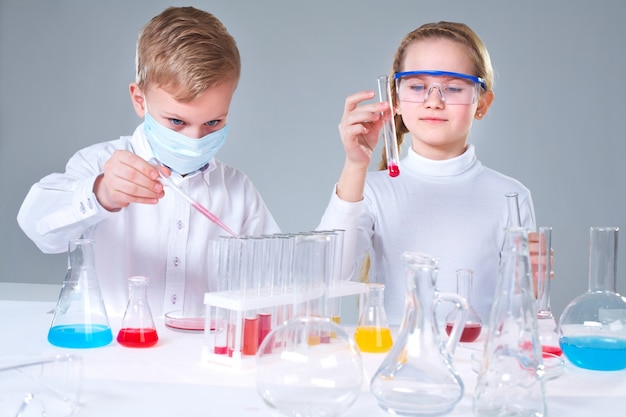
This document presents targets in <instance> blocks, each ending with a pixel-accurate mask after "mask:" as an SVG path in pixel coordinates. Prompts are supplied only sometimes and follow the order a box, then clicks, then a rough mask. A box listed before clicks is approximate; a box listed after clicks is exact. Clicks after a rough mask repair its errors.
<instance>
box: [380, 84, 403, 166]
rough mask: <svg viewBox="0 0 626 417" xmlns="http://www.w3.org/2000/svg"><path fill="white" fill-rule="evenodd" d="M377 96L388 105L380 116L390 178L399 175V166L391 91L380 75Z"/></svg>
mask: <svg viewBox="0 0 626 417" xmlns="http://www.w3.org/2000/svg"><path fill="white" fill-rule="evenodd" d="M378 95H379V97H380V101H386V102H387V103H389V111H386V112H383V113H382V114H381V116H382V118H383V121H384V124H383V138H384V140H385V151H386V152H387V170H388V171H389V176H390V177H397V176H398V175H400V165H399V162H398V159H399V158H398V141H397V140H396V126H395V124H394V120H393V103H392V101H391V89H390V85H389V77H388V76H386V75H381V76H380V77H378Z"/></svg>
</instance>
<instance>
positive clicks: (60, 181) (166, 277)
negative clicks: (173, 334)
mask: <svg viewBox="0 0 626 417" xmlns="http://www.w3.org/2000/svg"><path fill="white" fill-rule="evenodd" d="M117 149H125V150H128V151H131V152H133V153H135V154H137V155H138V156H140V157H142V158H144V159H146V160H148V159H149V158H150V157H152V156H153V155H152V152H151V150H150V148H149V145H148V143H147V141H146V138H145V135H144V133H143V125H140V126H138V127H137V129H136V130H135V132H134V134H133V136H125V137H121V138H120V139H118V140H114V141H110V142H105V143H99V144H95V145H92V146H89V147H87V148H85V149H82V150H80V151H79V152H77V153H76V154H75V155H74V156H72V158H71V159H70V160H69V162H68V163H67V166H66V171H65V172H64V173H62V174H61V173H54V174H50V175H48V176H46V177H44V178H43V179H41V180H40V181H39V182H37V183H36V184H35V185H33V186H32V188H31V189H30V191H29V193H28V195H27V196H26V198H25V200H24V202H23V204H22V207H21V208H20V211H19V213H18V217H17V219H18V223H19V225H20V227H21V228H22V230H23V231H24V232H25V233H26V235H27V236H28V237H29V238H30V239H32V240H33V241H34V242H35V244H36V245H37V246H38V247H39V248H40V249H41V250H42V251H43V252H44V253H62V252H65V251H67V248H68V242H69V240H71V239H77V238H80V237H81V236H82V237H85V238H92V239H94V240H95V251H96V261H95V262H96V273H97V278H98V281H99V284H100V288H101V291H102V295H103V298H104V301H105V305H106V308H107V312H108V313H109V314H111V315H121V314H123V312H124V309H125V307H126V303H127V301H128V278H129V277H130V276H133V275H145V276H147V277H148V278H149V280H150V282H149V290H148V294H149V296H148V299H149V303H150V307H151V310H152V313H153V314H154V315H158V316H160V315H161V314H164V313H167V312H169V311H176V310H183V306H184V310H185V311H186V312H187V313H190V312H195V313H196V314H198V313H202V312H203V309H204V306H203V297H204V293H205V292H206V291H210V290H215V278H214V277H213V278H212V275H213V274H214V272H213V268H214V267H215V262H216V261H217V256H216V254H215V253H213V250H214V248H213V243H212V242H214V241H215V239H216V238H217V237H218V236H220V235H224V234H226V233H225V232H224V231H223V230H222V229H221V228H219V227H218V226H217V225H215V224H214V223H212V222H211V221H209V220H208V219H207V218H205V217H204V216H202V215H201V214H200V213H199V212H197V211H196V210H195V209H194V208H192V207H191V205H190V204H189V203H188V202H187V201H186V200H185V199H184V198H182V197H181V196H179V195H177V194H176V192H174V191H172V190H168V189H167V187H166V188H165V197H163V199H161V200H160V201H159V203H158V204H156V205H147V204H131V205H130V206H128V207H127V208H124V209H122V210H120V211H119V212H109V211H107V210H106V209H104V208H103V207H102V206H101V205H100V204H99V203H98V200H97V199H96V196H95V194H94V193H93V184H94V181H95V179H96V177H97V176H98V175H100V174H101V173H102V172H103V166H104V163H105V162H106V161H107V160H108V159H109V158H110V156H111V154H112V153H113V151H115V150H117ZM172 178H173V180H174V181H175V182H176V183H177V184H178V185H179V186H180V187H181V188H183V189H184V190H185V191H186V192H187V193H188V194H189V195H190V196H191V197H192V198H193V199H194V200H195V201H197V202H199V203H200V204H202V205H204V206H205V207H206V208H207V209H208V210H209V211H211V212H212V213H213V214H215V215H216V216H217V217H218V218H220V219H221V220H222V221H223V222H224V223H225V224H226V225H227V226H228V227H229V228H230V229H232V230H233V231H234V232H235V233H237V234H240V235H260V234H269V233H277V232H279V231H280V230H279V227H278V225H277V224H276V222H275V221H274V218H273V217H272V215H271V213H270V211H269V210H268V208H267V207H266V205H265V203H264V201H263V199H262V198H261V196H260V194H259V193H258V192H257V190H256V188H255V187H254V185H253V184H252V182H251V181H250V179H249V178H248V177H247V176H246V175H245V174H243V173H242V172H241V171H239V170H237V169H235V168H233V167H231V166H229V165H226V164H224V163H222V162H220V161H219V160H215V159H213V160H211V161H210V163H209V166H208V167H207V168H204V169H203V170H200V171H196V172H195V173H192V174H189V175H187V176H185V177H181V176H180V175H177V174H173V175H172ZM192 314H193V313H192Z"/></svg>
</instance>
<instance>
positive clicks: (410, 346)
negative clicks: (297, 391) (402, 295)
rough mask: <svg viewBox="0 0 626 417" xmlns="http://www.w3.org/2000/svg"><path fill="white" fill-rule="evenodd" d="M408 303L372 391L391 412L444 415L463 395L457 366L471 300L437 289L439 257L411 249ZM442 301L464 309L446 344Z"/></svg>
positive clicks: (407, 258) (407, 254) (406, 259)
mask: <svg viewBox="0 0 626 417" xmlns="http://www.w3.org/2000/svg"><path fill="white" fill-rule="evenodd" d="M402 260H403V261H404V262H406V264H407V267H406V284H407V293H406V306H405V311H404V318H403V321H402V325H401V327H400V334H399V335H398V338H397V340H396V341H395V343H394V345H393V347H392V348H391V352H389V354H388V355H387V357H386V358H385V359H384V360H383V362H382V364H381V366H380V368H378V370H377V371H376V373H375V374H374V377H373V378H372V381H371V384H370V390H371V392H372V394H373V395H374V397H375V398H376V400H377V401H378V404H379V405H380V407H381V408H383V409H384V410H385V411H387V412H389V413H392V414H400V415H420V416H428V415H433V416H434V415H441V414H445V413H447V412H449V411H451V410H452V409H453V408H454V406H455V405H456V404H457V403H458V402H459V401H460V400H461V398H462V397H463V392H464V385H463V381H462V380H461V378H460V377H459V375H458V374H457V373H456V371H455V370H454V367H453V366H452V355H453V354H454V350H455V348H456V345H457V343H458V341H459V337H460V336H461V331H462V330H463V325H464V324H465V318H466V315H467V303H466V301H465V299H463V298H462V297H460V296H459V295H458V294H452V293H439V292H437V291H436V289H435V282H436V277H437V271H438V266H437V260H436V259H435V258H433V257H432V256H430V255H427V254H422V253H414V252H405V253H404V254H403V255H402ZM442 301H451V302H454V304H455V306H456V307H457V308H459V309H461V310H462V311H463V313H462V314H459V316H458V317H457V321H456V323H455V325H454V328H453V330H452V332H451V334H450V337H449V338H448V341H447V343H446V344H444V341H443V338H442V335H441V334H440V333H439V326H438V324H437V318H436V314H435V310H436V306H437V305H438V303H440V302H442Z"/></svg>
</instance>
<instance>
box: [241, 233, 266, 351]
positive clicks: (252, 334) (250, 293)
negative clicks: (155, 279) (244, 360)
mask: <svg viewBox="0 0 626 417" xmlns="http://www.w3.org/2000/svg"><path fill="white" fill-rule="evenodd" d="M261 242H262V239H261V238H260V237H258V236H249V237H248V239H246V240H245V241H244V245H243V247H242V249H243V251H242V259H243V260H242V267H243V269H242V276H241V279H242V284H243V286H242V289H243V291H242V297H243V300H244V303H246V302H247V301H248V302H249V301H254V300H255V299H256V298H257V297H258V296H259V282H258V276H257V275H256V274H255V267H256V261H257V257H258V256H259V253H258V252H260V245H261ZM258 347H259V317H258V316H257V310H256V309H246V310H245V311H244V317H243V341H242V348H241V353H242V354H243V355H246V356H251V355H256V352H257V348H258Z"/></svg>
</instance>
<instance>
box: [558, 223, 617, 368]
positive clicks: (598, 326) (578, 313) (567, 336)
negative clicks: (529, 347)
mask: <svg viewBox="0 0 626 417" xmlns="http://www.w3.org/2000/svg"><path fill="white" fill-rule="evenodd" d="M618 231H619V228H617V227H592V228H591V231H590V233H591V236H590V249H589V289H588V290H587V292H586V293H584V294H582V295H580V296H578V297H576V298H575V299H574V300H572V301H571V302H570V303H569V304H568V305H567V307H565V309H564V310H563V314H562V315H561V318H560V319H559V342H560V345H561V349H563V354H565V356H566V357H567V359H569V361H570V362H572V363H573V364H574V365H576V366H579V367H581V368H586V369H593V370H597V371H615V370H619V369H624V368H626V315H625V314H624V312H625V311H626V297H622V296H621V295H620V294H618V293H617V292H616V291H615V284H616V272H617V263H616V257H617V233H618Z"/></svg>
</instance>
